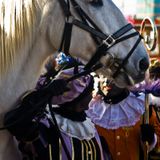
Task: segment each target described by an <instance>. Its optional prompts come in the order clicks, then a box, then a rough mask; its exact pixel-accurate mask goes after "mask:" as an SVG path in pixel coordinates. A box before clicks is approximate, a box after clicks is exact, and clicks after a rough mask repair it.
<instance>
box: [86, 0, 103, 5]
mask: <svg viewBox="0 0 160 160" xmlns="http://www.w3.org/2000/svg"><path fill="white" fill-rule="evenodd" d="M88 2H89V3H90V4H92V5H93V6H95V7H96V6H103V0H88Z"/></svg>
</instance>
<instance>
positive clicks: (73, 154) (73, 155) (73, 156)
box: [71, 138, 75, 160]
mask: <svg viewBox="0 0 160 160" xmlns="http://www.w3.org/2000/svg"><path fill="white" fill-rule="evenodd" d="M71 144H72V160H74V158H75V152H74V145H73V138H71Z"/></svg>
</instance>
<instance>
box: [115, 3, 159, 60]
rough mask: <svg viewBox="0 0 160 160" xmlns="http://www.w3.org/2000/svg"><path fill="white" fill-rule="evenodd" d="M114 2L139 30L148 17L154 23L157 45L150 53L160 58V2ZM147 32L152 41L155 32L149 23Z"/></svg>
mask: <svg viewBox="0 0 160 160" xmlns="http://www.w3.org/2000/svg"><path fill="white" fill-rule="evenodd" d="M113 2H114V3H115V4H116V5H117V7H118V8H119V9H120V10H121V11H122V13H123V14H124V15H125V17H126V19H127V20H128V22H130V23H132V24H133V25H134V26H135V28H136V29H137V30H140V25H141V23H142V20H143V19H144V18H146V17H149V18H150V19H151V20H152V21H153V22H154V24H155V27H156V29H157V45H156V47H155V48H154V50H153V51H152V52H151V53H150V56H151V57H157V58H160V40H159V37H160V0H131V1H129V0H113ZM147 23H148V22H147ZM145 32H146V33H145V34H148V36H150V38H151V41H152V38H153V33H152V32H153V31H152V29H151V27H150V24H149V23H148V24H147V25H146V29H145Z"/></svg>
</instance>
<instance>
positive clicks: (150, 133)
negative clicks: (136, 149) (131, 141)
mask: <svg viewBox="0 0 160 160" xmlns="http://www.w3.org/2000/svg"><path fill="white" fill-rule="evenodd" d="M154 133H155V131H154V128H153V126H152V125H150V124H142V125H141V140H142V141H143V142H146V141H147V142H148V143H149V144H151V143H152V142H153V141H154Z"/></svg>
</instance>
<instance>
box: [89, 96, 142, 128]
mask: <svg viewBox="0 0 160 160" xmlns="http://www.w3.org/2000/svg"><path fill="white" fill-rule="evenodd" d="M144 111H145V107H144V96H143V95H142V96H139V97H136V96H135V95H133V94H132V93H130V95H129V96H128V97H127V98H126V99H124V100H123V101H121V102H119V103H117V104H107V103H105V102H104V101H103V100H101V99H99V100H96V101H95V100H92V101H91V103H90V106H89V110H87V111H86V113H87V115H88V117H90V118H91V120H92V121H93V123H95V124H96V125H99V126H101V127H103V128H106V129H117V128H119V127H128V126H133V125H135V124H136V122H137V121H139V120H140V117H141V115H142V114H143V113H144Z"/></svg>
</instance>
